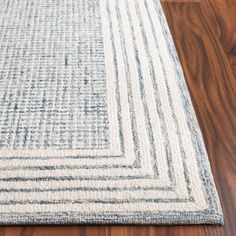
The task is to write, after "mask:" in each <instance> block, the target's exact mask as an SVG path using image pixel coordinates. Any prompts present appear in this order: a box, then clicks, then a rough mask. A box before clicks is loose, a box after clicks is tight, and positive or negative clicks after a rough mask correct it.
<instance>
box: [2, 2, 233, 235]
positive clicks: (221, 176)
mask: <svg viewBox="0 0 236 236" xmlns="http://www.w3.org/2000/svg"><path fill="white" fill-rule="evenodd" d="M163 7H164V10H165V14H166V17H167V20H168V23H169V26H170V29H171V32H172V35H173V37H174V41H175V45H176V48H177V51H178V54H179V57H180V60H181V64H182V66H183V69H184V73H185V78H186V81H187V84H188V87H189V91H190V93H191V97H192V101H193V104H194V108H195V110H196V113H197V117H198V120H199V123H200V127H201V130H202V132H203V136H204V140H205V144H206V147H207V150H208V154H209V159H210V163H211V166H212V171H213V175H214V179H215V182H216V185H217V189H218V192H219V195H220V199H221V202H222V206H223V211H224V214H225V225H224V226H223V227H221V226H209V225H199V226H197V225H194V226H64V227H63V226H51V227H50V226H8V227H0V236H11V235H12V236H18V235H19V236H20V235H24V236H41V235H42V236H49V235H50V236H54V235H55V236H64V235H66V236H70V235H77V236H157V235H158V236H184V235H186V236H190V235H191V236H195V235H196V236H201V235H204V236H208V235H209V236H223V235H225V236H233V235H235V234H236V224H235V223H236V77H234V76H235V75H236V70H235V67H236V66H235V65H236V63H235V62H236V60H235V56H236V36H235V35H236V28H235V27H236V26H235V24H236V20H235V12H236V1H235V0H224V1H223V0H200V1H198V0H197V1H195V0H163Z"/></svg>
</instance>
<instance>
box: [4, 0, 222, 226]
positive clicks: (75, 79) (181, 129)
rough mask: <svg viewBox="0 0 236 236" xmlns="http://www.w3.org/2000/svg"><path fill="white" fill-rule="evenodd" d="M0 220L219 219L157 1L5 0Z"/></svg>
mask: <svg viewBox="0 0 236 236" xmlns="http://www.w3.org/2000/svg"><path fill="white" fill-rule="evenodd" d="M0 223H1V224H54V223H55V224H60V223H61V224H72V223H101V224H105V223H113V224H114V223H124V224H131V223H139V224H187V223H191V224H193V223H196V224H200V223H216V224H222V223H223V217H222V211H221V207H220V204H219V200H218V196H217V193H216V189H215V186H214V181H213V178H212V174H211V170H210V165H209V161H208V157H207V153H206V149H205V147H204V143H203V139H202V135H201V132H200V129H199V126H198V123H197V120H196V116H195V113H194V110H193V107H192V104H191V100H190V96H189V93H188V90H187V86H186V84H185V80H184V77H183V72H182V69H181V66H180V63H179V60H178V57H177V53H176V51H175V47H174V44H173V41H172V38H171V35H170V32H169V29H168V26H167V23H166V19H165V17H164V14H163V11H162V8H161V5H160V2H159V1H158V0H37V1H35V0H0Z"/></svg>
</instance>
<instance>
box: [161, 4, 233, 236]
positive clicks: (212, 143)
mask: <svg viewBox="0 0 236 236" xmlns="http://www.w3.org/2000/svg"><path fill="white" fill-rule="evenodd" d="M164 8H165V12H166V15H167V18H168V22H169V25H170V28H171V30H172V34H173V36H174V39H175V44H176V48H177V50H178V53H179V56H180V59H181V62H182V66H183V69H184V72H185V77H186V80H187V84H188V87H189V91H190V93H191V97H192V100H193V103H194V107H195V110H196V113H197V116H198V120H199V123H200V126H201V129H202V131H203V136H204V140H205V143H206V146H207V150H208V154H209V158H210V161H211V166H212V171H213V174H214V177H215V181H216V185H217V188H218V191H219V195H220V198H221V201H222V204H223V210H224V213H225V226H224V227H218V230H217V231H216V232H219V234H220V235H233V232H236V231H235V230H236V228H235V224H234V221H235V218H236V215H235V212H236V191H235V190H236V189H235V187H236V185H235V183H236V174H235V173H236V171H235V170H236V159H235V156H236V125H235V124H236V115H235V114H236V102H235V101H236V83H235V82H236V81H235V79H234V76H233V73H232V71H231V67H230V65H229V63H228V60H227V57H226V55H225V52H224V51H225V49H224V48H223V46H222V44H221V41H220V40H219V38H218V36H217V34H216V32H215V31H214V30H211V28H210V25H211V24H210V23H209V22H208V21H207V18H206V17H204V14H202V11H201V7H200V4H198V3H194V4H191V7H190V4H187V3H172V4H164ZM213 229H214V230H215V229H216V227H211V226H208V227H205V230H207V232H209V233H210V232H212V233H213Z"/></svg>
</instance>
